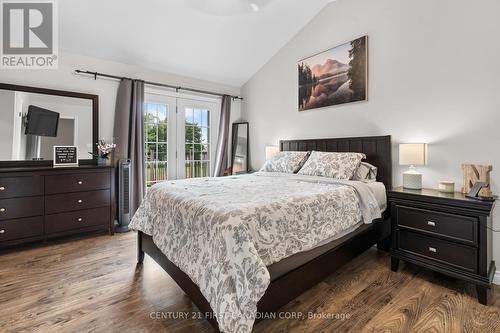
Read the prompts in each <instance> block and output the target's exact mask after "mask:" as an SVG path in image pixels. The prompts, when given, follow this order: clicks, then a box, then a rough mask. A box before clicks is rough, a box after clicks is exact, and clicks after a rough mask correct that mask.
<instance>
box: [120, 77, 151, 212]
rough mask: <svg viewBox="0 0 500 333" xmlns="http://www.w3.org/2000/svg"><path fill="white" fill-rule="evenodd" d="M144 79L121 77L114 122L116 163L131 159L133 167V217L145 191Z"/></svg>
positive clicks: (131, 205) (131, 206) (131, 207)
mask: <svg viewBox="0 0 500 333" xmlns="http://www.w3.org/2000/svg"><path fill="white" fill-rule="evenodd" d="M143 109H144V82H143V81H140V80H130V79H122V80H121V82H120V86H119V87H118V94H117V96H116V110H115V124H114V129H113V137H114V142H115V143H116V149H115V152H114V159H115V163H116V162H118V161H119V160H121V159H127V158H128V159H130V161H131V166H132V179H131V188H132V202H131V203H130V213H131V216H132V215H133V214H134V213H135V211H136V210H137V208H139V205H140V204H141V202H142V198H143V197H144V193H145V192H146V185H145V184H146V183H145V180H144V130H143V127H144V121H143V120H144V110H143Z"/></svg>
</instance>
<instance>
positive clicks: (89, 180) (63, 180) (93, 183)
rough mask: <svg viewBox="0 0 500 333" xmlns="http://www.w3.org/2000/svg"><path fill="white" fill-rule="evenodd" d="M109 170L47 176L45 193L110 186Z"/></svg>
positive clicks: (97, 188)
mask: <svg viewBox="0 0 500 333" xmlns="http://www.w3.org/2000/svg"><path fill="white" fill-rule="evenodd" d="M110 182H111V179H110V174H109V172H95V173H78V174H68V175H65V174H64V175H54V176H46V177H45V193H46V194H57V193H69V192H81V191H93V190H103V189H108V188H110V185H111V184H110Z"/></svg>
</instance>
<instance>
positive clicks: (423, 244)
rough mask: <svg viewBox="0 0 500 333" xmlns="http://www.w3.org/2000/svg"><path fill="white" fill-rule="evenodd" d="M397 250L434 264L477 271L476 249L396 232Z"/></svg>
mask: <svg viewBox="0 0 500 333" xmlns="http://www.w3.org/2000/svg"><path fill="white" fill-rule="evenodd" d="M397 236H398V244H399V250H401V251H405V252H409V253H411V254H417V255H420V256H423V257H426V258H428V259H432V260H434V261H436V262H439V263H442V264H446V265H452V266H456V267H459V268H460V269H465V270H467V271H469V272H473V273H475V272H476V270H477V249H476V248H475V247H471V246H467V245H462V244H458V243H452V242H448V241H445V240H441V239H437V238H433V237H427V236H423V235H420V234H418V233H415V232H410V231H404V230H399V231H398V235H397Z"/></svg>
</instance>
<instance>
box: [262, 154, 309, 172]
mask: <svg viewBox="0 0 500 333" xmlns="http://www.w3.org/2000/svg"><path fill="white" fill-rule="evenodd" d="M308 155H309V152H306V151H280V152H278V153H276V154H275V155H274V156H273V157H271V158H270V159H269V160H267V161H266V163H265V164H264V166H263V167H262V168H261V169H260V171H266V172H285V173H296V172H297V171H299V169H300V168H301V167H302V165H303V164H304V161H305V159H306V158H307V156H308Z"/></svg>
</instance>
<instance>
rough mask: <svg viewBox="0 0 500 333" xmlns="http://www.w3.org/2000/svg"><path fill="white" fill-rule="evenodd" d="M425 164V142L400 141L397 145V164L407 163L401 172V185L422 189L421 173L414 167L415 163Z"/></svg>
mask: <svg viewBox="0 0 500 333" xmlns="http://www.w3.org/2000/svg"><path fill="white" fill-rule="evenodd" d="M426 164H427V144H426V143H402V144H400V145H399V165H409V166H410V168H409V169H408V170H407V171H405V172H403V187H404V188H407V189H412V190H421V189H422V174H421V173H420V172H418V171H417V170H416V169H415V166H416V165H426Z"/></svg>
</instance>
